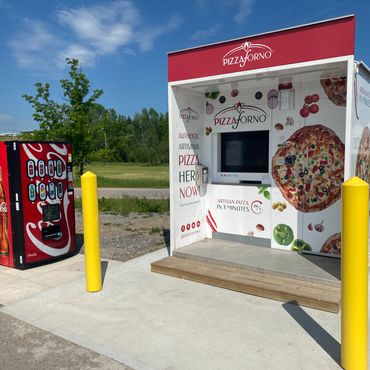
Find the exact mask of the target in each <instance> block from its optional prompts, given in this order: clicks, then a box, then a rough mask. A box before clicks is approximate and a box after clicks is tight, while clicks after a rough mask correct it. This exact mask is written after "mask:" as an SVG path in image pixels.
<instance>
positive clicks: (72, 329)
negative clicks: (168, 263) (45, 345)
mask: <svg viewBox="0 0 370 370" xmlns="http://www.w3.org/2000/svg"><path fill="white" fill-rule="evenodd" d="M166 255H167V252H166V250H160V251H157V252H154V253H151V254H148V255H145V256H143V257H140V258H137V259H135V260H131V261H129V262H126V263H124V264H121V265H118V266H116V267H115V268H108V270H107V272H106V276H105V283H104V288H103V290H102V291H101V292H99V293H86V292H85V281H84V279H82V278H80V279H76V280H75V281H72V282H70V283H66V284H64V285H62V286H59V287H54V288H51V289H47V290H44V291H42V292H40V293H38V294H36V295H34V296H33V297H30V298H27V299H24V300H22V301H18V302H15V303H13V304H9V305H7V306H5V307H3V308H2V309H1V310H2V311H3V312H5V313H8V314H10V315H12V316H14V317H16V318H18V319H21V320H24V321H26V322H28V323H30V324H32V325H35V326H37V327H39V328H41V329H44V330H46V331H49V332H51V333H53V334H56V335H59V336H61V337H63V338H65V339H67V340H69V341H71V342H74V343H76V344H79V345H81V346H84V347H86V348H88V349H90V350H93V351H95V352H97V353H100V354H102V355H105V356H108V357H110V358H112V359H114V360H116V361H119V362H122V363H124V364H126V365H128V366H130V367H132V368H133V369H141V370H145V369H167V370H169V369H184V370H185V369H189V370H190V369H191V370H196V369H202V370H205V369H212V370H215V369H223V370H224V369H253V370H255V369H286V370H289V369H294V370H296V369H315V370H316V369H340V366H339V365H338V361H339V357H340V345H339V338H340V315H335V314H331V313H327V312H322V311H317V310H313V309H306V308H305V309H302V308H300V307H297V306H294V305H291V304H282V303H280V302H276V301H272V300H268V299H263V298H259V297H254V296H249V295H245V294H240V293H236V292H232V291H228V290H223V289H219V288H215V287H211V286H207V285H202V284H197V283H194V282H190V281H185V280H181V279H175V278H172V277H168V276H164V275H159V274H154V273H151V272H150V263H151V262H153V261H156V260H159V259H161V258H163V257H165V256H166Z"/></svg>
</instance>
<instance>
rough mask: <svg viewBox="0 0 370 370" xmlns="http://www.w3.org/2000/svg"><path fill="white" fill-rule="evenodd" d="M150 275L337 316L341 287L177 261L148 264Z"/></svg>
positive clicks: (168, 260) (187, 260)
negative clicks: (185, 281) (322, 311)
mask: <svg viewBox="0 0 370 370" xmlns="http://www.w3.org/2000/svg"><path fill="white" fill-rule="evenodd" d="M151 270H152V272H156V273H160V274H164V275H169V276H174V277H179V278H182V279H186V280H191V281H196V282H199V283H203V284H208V285H213V286H217V287H220V288H225V289H230V290H235V291H238V292H242V293H247V294H252V295H256V296H259V297H264V298H270V299H275V300H278V301H283V302H291V303H296V304H298V305H301V306H306V307H312V308H317V309H320V310H324V311H329V312H334V313H338V312H339V308H340V294H341V292H340V287H338V286H328V285H323V284H318V283H314V282H312V281H304V280H296V279H292V278H289V277H280V276H276V275H271V274H268V273H265V272H264V273H260V272H255V271H248V270H245V269H238V268H233V267H230V266H222V265H219V264H217V265H215V264H211V263H206V262H204V261H196V260H191V259H185V258H178V257H166V258H164V259H162V260H159V261H156V262H153V263H152V264H151Z"/></svg>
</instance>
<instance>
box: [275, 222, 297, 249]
mask: <svg viewBox="0 0 370 370" xmlns="http://www.w3.org/2000/svg"><path fill="white" fill-rule="evenodd" d="M273 235H274V239H275V241H276V243H278V244H280V245H289V244H290V243H291V242H292V241H293V238H294V235H293V230H292V228H291V227H290V226H288V225H285V224H279V225H276V226H275V228H274V231H273Z"/></svg>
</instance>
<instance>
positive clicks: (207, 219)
mask: <svg viewBox="0 0 370 370" xmlns="http://www.w3.org/2000/svg"><path fill="white" fill-rule="evenodd" d="M206 221H207V224H208V225H209V227H210V228H211V229H212V231H214V232H216V231H217V230H216V229H215V227H214V226H213V225H212V223H211V221H210V220H209V218H208V216H206Z"/></svg>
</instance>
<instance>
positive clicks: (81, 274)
mask: <svg viewBox="0 0 370 370" xmlns="http://www.w3.org/2000/svg"><path fill="white" fill-rule="evenodd" d="M120 264H121V262H117V261H107V260H102V271H103V275H104V274H105V272H106V271H105V270H106V269H107V266H109V268H113V267H114V266H118V265H120ZM81 278H82V279H85V256H84V255H82V254H77V255H75V256H72V257H70V258H67V259H64V260H60V261H55V262H52V263H48V264H46V265H40V266H36V267H33V268H30V269H27V270H17V269H13V268H9V267H5V266H0V286H1V289H0V304H3V305H7V304H10V303H13V302H16V301H18V300H21V299H24V298H27V297H30V296H33V295H35V294H36V293H39V292H42V291H44V290H47V289H49V288H52V287H56V286H59V287H60V286H62V285H63V284H66V283H68V282H70V281H74V280H76V279H81Z"/></svg>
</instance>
